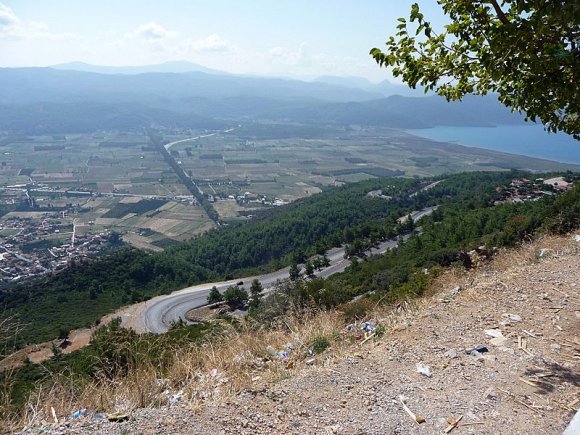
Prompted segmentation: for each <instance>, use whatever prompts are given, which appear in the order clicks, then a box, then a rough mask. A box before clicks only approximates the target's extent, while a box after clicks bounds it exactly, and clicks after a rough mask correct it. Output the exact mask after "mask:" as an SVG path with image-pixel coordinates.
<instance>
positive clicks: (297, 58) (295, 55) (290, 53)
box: [268, 42, 312, 67]
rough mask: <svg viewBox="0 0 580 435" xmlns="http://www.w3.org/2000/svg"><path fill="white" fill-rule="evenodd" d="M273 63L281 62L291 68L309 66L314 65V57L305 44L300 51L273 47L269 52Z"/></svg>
mask: <svg viewBox="0 0 580 435" xmlns="http://www.w3.org/2000/svg"><path fill="white" fill-rule="evenodd" d="M268 54H269V57H270V59H271V61H273V62H281V63H283V64H285V65H290V66H303V67H306V66H309V65H311V63H312V55H311V53H310V48H309V47H308V44H306V43H305V42H303V43H302V44H300V46H299V47H298V49H291V48H288V47H273V48H271V49H270V50H269V51H268Z"/></svg>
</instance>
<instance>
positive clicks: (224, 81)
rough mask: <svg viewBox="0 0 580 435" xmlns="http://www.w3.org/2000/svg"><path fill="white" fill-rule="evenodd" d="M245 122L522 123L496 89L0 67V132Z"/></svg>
mask: <svg viewBox="0 0 580 435" xmlns="http://www.w3.org/2000/svg"><path fill="white" fill-rule="evenodd" d="M24 115H26V116H24ZM248 120H251V121H260V122H264V121H270V122H271V121H277V122H284V123H296V122H298V123H303V124H308V125H320V124H326V123H327V124H338V125H349V124H355V125H373V126H377V125H378V126H383V127H394V128H426V127H434V126H439V125H456V126H490V125H498V124H522V123H523V121H522V117H521V116H520V115H517V114H513V113H511V112H510V111H509V110H508V109H506V108H505V107H503V106H502V105H500V104H499V102H498V101H497V99H496V97H495V96H488V97H466V98H465V99H464V101H463V102H461V103H459V102H456V103H447V102H446V101H445V100H442V99H440V98H438V97H436V96H429V97H417V98H410V97H402V96H397V95H393V96H390V97H389V98H384V97H383V95H381V93H378V92H377V93H375V92H369V91H365V90H362V89H356V88H351V87H346V86H340V85H335V84H328V83H324V82H303V81H299V80H283V79H267V78H259V77H243V76H235V75H219V74H208V73H204V72H200V71H197V72H189V73H181V74H168V73H148V74H135V75H121V74H117V75H115V74H112V75H111V74H96V73H92V72H81V71H66V70H55V69H51V68H0V129H2V130H5V131H9V132H12V133H22V134H45V133H62V132H63V131H66V132H69V133H78V132H89V131H94V130H98V129H104V130H110V129H136V128H148V127H150V126H151V125H152V124H158V125H164V126H173V127H175V126H177V127H184V128H200V129H221V128H224V126H227V125H231V124H232V122H234V123H238V122H242V121H246V122H247V121H248Z"/></svg>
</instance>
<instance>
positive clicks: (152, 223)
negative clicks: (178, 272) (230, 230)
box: [0, 133, 213, 250]
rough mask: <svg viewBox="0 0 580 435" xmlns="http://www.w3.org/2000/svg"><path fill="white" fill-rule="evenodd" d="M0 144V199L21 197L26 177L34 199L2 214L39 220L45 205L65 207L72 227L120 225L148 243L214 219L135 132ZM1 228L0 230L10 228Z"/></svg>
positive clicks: (176, 237) (194, 230) (158, 243)
mask: <svg viewBox="0 0 580 435" xmlns="http://www.w3.org/2000/svg"><path fill="white" fill-rule="evenodd" d="M0 151H1V153H2V154H0V185H2V186H3V187H5V188H7V187H8V186H12V188H11V189H9V190H4V192H3V193H2V195H0V199H1V200H3V202H4V203H9V202H10V201H11V202H12V203H14V202H16V204H18V201H23V202H25V201H26V200H27V199H26V198H25V192H26V189H25V187H26V184H28V186H29V187H31V189H30V190H29V192H28V193H29V195H30V197H31V199H32V200H33V201H34V207H32V208H31V207H29V206H30V204H28V206H27V207H22V206H20V207H19V209H22V211H20V212H18V213H10V214H9V215H7V216H6V219H10V218H14V217H18V218H20V219H28V220H30V219H32V220H38V221H39V222H40V220H41V219H42V216H43V215H44V214H45V212H46V211H50V210H66V213H65V215H64V217H63V219H65V220H66V221H67V222H68V223H69V224H70V225H71V228H72V222H73V221H74V222H75V224H76V225H77V226H79V228H83V231H87V232H89V233H93V234H97V233H99V232H102V231H105V230H110V231H115V232H119V233H121V234H122V235H123V238H124V239H125V240H126V241H128V242H129V243H131V244H133V245H134V246H137V247H140V248H147V249H154V250H159V249H162V248H163V247H164V246H168V245H170V244H171V243H177V242H178V241H181V240H186V239H189V238H192V237H194V236H195V235H197V234H199V233H201V232H203V231H206V230H207V229H209V228H211V227H212V226H213V224H212V222H211V220H210V219H209V218H208V217H207V215H206V214H205V212H204V211H203V209H202V208H201V207H199V206H198V205H196V204H197V203H196V201H195V200H194V199H193V197H192V195H191V193H190V192H189V191H188V190H187V188H186V187H185V186H184V185H183V184H182V183H181V181H180V180H179V179H178V177H177V176H176V175H175V173H174V172H173V170H172V169H171V167H170V166H169V165H168V164H167V163H166V162H165V161H164V160H163V157H162V156H161V155H160V153H159V151H158V150H156V149H155V148H154V147H152V145H151V144H150V142H149V138H148V136H146V135H144V134H142V133H98V134H93V135H63V136H35V137H21V138H18V139H17V140H16V141H14V142H9V143H7V144H5V145H3V146H2V148H1V149H0ZM9 197H10V198H9ZM14 198H17V199H16V200H15V199H14ZM37 209H38V210H40V211H37ZM0 224H1V221H0ZM2 231H3V233H1V234H0V237H1V236H10V235H11V233H12V232H14V231H15V230H13V229H10V228H6V229H4V230H2Z"/></svg>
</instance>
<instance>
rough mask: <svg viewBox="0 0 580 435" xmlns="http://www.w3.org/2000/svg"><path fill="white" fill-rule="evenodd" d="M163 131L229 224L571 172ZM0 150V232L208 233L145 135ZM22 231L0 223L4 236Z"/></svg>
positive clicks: (354, 136)
mask: <svg viewBox="0 0 580 435" xmlns="http://www.w3.org/2000/svg"><path fill="white" fill-rule="evenodd" d="M299 131H300V130H299V129H298V130H296V129H293V130H292V132H293V133H292V134H296V135H298V133H297V132H299ZM160 134H161V135H162V137H163V142H164V143H171V142H175V141H182V142H179V143H176V144H174V145H172V146H170V147H169V148H168V149H169V153H170V155H171V156H172V157H173V158H174V159H175V162H176V163H177V164H178V165H180V166H181V167H182V168H183V169H184V171H185V173H186V174H187V175H189V176H190V177H191V178H192V179H193V180H194V181H195V183H196V185H197V186H198V188H199V189H200V190H201V191H202V192H203V193H204V195H205V196H206V198H208V199H209V201H210V202H211V203H212V207H213V208H214V209H215V210H216V211H217V213H218V214H219V216H220V218H221V219H223V220H226V221H230V220H238V219H248V217H249V216H251V215H252V214H253V213H254V211H255V210H257V209H260V208H263V207H269V206H272V205H279V204H284V203H287V202H289V201H293V200H296V199H298V198H301V197H304V196H309V195H312V194H315V193H317V192H320V191H321V190H322V189H325V188H328V187H330V186H338V185H342V184H344V183H351V182H356V181H360V180H364V179H369V178H375V177H382V176H390V175H404V176H428V175H438V174H442V173H451V172H460V171H473V170H498V169H504V170H505V169H508V168H511V167H515V168H522V169H532V170H562V169H577V167H575V166H573V165H565V164H560V163H555V162H549V161H545V160H538V159H533V158H529V157H523V156H515V155H510V154H504V153H498V152H495V151H489V150H482V149H477V148H468V147H463V146H460V145H456V144H450V143H441V142H435V141H432V140H429V139H424V138H420V137H417V136H413V135H411V134H408V133H406V132H404V131H399V130H392V129H384V128H383V129H380V128H366V129H361V128H348V129H347V128H337V129H335V130H333V129H327V130H325V132H323V133H317V134H316V135H314V136H306V137H298V136H297V137H287V135H282V134H279V133H277V131H276V129H275V128H274V127H271V128H270V127H269V126H261V127H260V128H257V129H253V126H252V125H249V126H241V127H240V128H238V129H235V130H233V131H229V132H227V133H223V132H222V133H220V132H213V133H212V134H211V135H208V134H207V132H200V131H191V130H187V131H183V130H180V131H178V130H171V129H166V130H164V131H163V132H160ZM2 139H3V137H2V135H0V140H2ZM187 139H189V140H187ZM1 143H3V145H2V146H1V149H0V153H1V154H0V186H3V187H4V189H3V192H2V195H1V196H0V200H1V201H2V203H3V204H7V205H10V204H13V206H14V207H15V208H17V210H15V211H13V212H12V213H8V214H7V215H6V216H5V217H4V218H2V220H0V226H2V222H3V221H4V220H6V219H14V218H17V219H33V220H34V219H36V220H37V221H38V222H41V221H42V219H44V218H45V214H44V212H46V211H50V210H53V211H58V210H63V211H64V210H66V213H63V215H62V216H61V220H62V225H64V226H67V225H68V226H69V227H70V228H72V226H73V224H74V225H76V227H78V228H79V231H80V229H82V231H84V232H88V233H93V234H96V233H99V232H102V231H106V230H109V231H115V232H118V233H120V234H122V236H123V238H124V240H125V241H127V242H129V243H131V244H133V245H134V246H136V247H139V248H146V249H152V250H160V249H163V248H164V247H166V246H170V245H171V244H172V243H176V242H178V241H181V240H187V239H189V238H192V237H194V236H196V235H197V234H200V233H202V232H204V231H207V230H208V229H210V228H212V227H213V226H214V223H213V222H212V220H211V219H209V217H208V216H207V214H206V212H205V211H204V209H203V208H202V207H201V206H199V205H198V202H197V200H196V199H195V198H194V197H193V195H192V193H191V192H190V191H189V190H188V189H187V187H186V186H185V185H184V184H183V182H182V181H181V180H180V179H179V177H178V175H177V174H176V172H175V171H174V169H173V168H172V167H171V166H170V165H169V164H168V163H167V161H165V159H164V158H163V156H162V154H161V153H160V152H159V149H157V148H155V146H153V144H152V143H151V142H150V139H149V137H148V135H146V134H145V132H97V133H93V134H84V135H82V134H70V135H69V134H63V135H58V136H31V137H24V136H21V137H16V138H14V139H11V140H4V141H3V142H1ZM27 195H29V197H28V196H27ZM19 204H20V205H19ZM23 204H24V208H23ZM43 216H44V217H43ZM63 228H64V227H63ZM17 231H20V230H18V229H15V228H10V227H9V226H8V227H6V226H4V228H3V229H1V232H0V237H2V238H7V237H11V236H13V235H14V234H15V233H16V232H17ZM63 231H64V229H63ZM71 231H72V230H71ZM45 238H46V239H49V238H48V237H45ZM47 243H48V242H47Z"/></svg>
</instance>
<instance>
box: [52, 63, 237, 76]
mask: <svg viewBox="0 0 580 435" xmlns="http://www.w3.org/2000/svg"><path fill="white" fill-rule="evenodd" d="M51 68H54V69H60V70H66V71H83V72H92V73H97V74H125V75H131V74H145V73H174V74H181V73H188V72H203V73H206V74H228V73H226V72H225V71H219V70H217V69H211V68H206V67H205V66H202V65H198V64H196V63H192V62H188V61H186V60H174V61H170V62H164V63H160V64H156V65H138V66H104V65H91V64H89V63H84V62H69V63H61V64H58V65H53V66H51Z"/></svg>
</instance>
